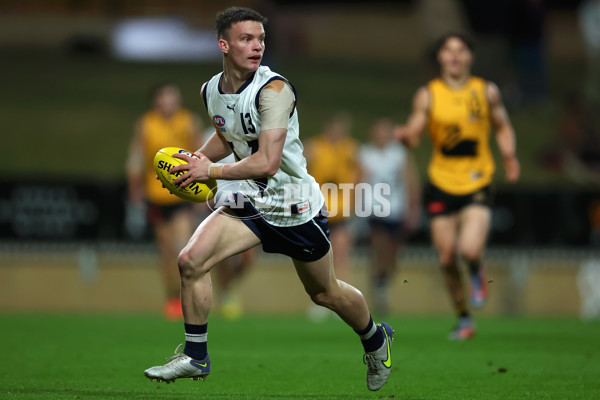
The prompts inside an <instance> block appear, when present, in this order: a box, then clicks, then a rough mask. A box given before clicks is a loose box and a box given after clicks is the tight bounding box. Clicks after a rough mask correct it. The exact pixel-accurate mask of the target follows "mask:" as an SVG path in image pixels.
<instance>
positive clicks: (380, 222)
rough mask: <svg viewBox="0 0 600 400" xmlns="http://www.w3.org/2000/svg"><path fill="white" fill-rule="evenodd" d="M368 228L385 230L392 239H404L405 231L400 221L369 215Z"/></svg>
mask: <svg viewBox="0 0 600 400" xmlns="http://www.w3.org/2000/svg"><path fill="white" fill-rule="evenodd" d="M368 222H369V229H371V230H378V231H384V232H386V233H387V234H388V235H389V236H390V237H391V238H392V239H393V240H394V241H398V242H401V241H402V240H404V236H405V232H404V226H403V225H402V221H400V220H395V219H390V218H381V217H369V219H368Z"/></svg>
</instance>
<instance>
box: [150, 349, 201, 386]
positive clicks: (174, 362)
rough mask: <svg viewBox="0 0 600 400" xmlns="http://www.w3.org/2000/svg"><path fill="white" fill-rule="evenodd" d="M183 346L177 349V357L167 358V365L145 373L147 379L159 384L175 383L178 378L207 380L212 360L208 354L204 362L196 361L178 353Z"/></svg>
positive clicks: (153, 368)
mask: <svg viewBox="0 0 600 400" xmlns="http://www.w3.org/2000/svg"><path fill="white" fill-rule="evenodd" d="M180 347H181V345H179V346H177V348H176V349H175V355H174V356H171V357H168V358H167V361H168V362H167V363H166V364H165V365H161V366H157V367H152V368H148V369H147V370H145V371H144V375H145V376H146V378H148V379H150V380H152V381H154V380H156V381H158V382H167V383H171V382H175V379H178V378H191V379H193V380H195V381H197V380H198V379H202V380H204V379H206V376H207V375H208V374H209V373H210V358H209V356H208V354H207V355H206V357H204V360H200V361H198V360H194V359H193V358H191V357H190V356H188V355H185V354H183V353H177V351H178V350H179V348H180Z"/></svg>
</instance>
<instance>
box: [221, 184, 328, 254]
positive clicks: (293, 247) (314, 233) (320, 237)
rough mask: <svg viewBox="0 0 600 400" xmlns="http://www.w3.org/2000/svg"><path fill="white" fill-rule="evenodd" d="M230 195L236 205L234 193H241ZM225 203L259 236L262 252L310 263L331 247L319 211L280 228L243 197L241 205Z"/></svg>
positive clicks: (322, 215)
mask: <svg viewBox="0 0 600 400" xmlns="http://www.w3.org/2000/svg"><path fill="white" fill-rule="evenodd" d="M234 196H236V198H235V199H236V201H235V204H239V203H238V198H237V196H244V195H243V194H241V193H236V194H235V195H234ZM244 197H245V196H244ZM226 205H227V206H228V207H229V209H230V210H231V211H233V212H234V213H235V215H237V216H238V217H239V218H240V219H241V220H242V222H243V223H244V224H245V225H246V226H247V227H248V228H250V230H251V231H252V232H253V233H254V234H255V235H256V237H258V238H259V239H260V241H261V244H262V247H263V250H264V251H265V252H266V253H278V254H284V255H286V256H288V257H291V258H293V259H295V260H299V261H304V262H311V261H317V260H319V259H321V258H322V257H323V256H325V255H326V254H327V253H328V252H329V249H330V248H331V243H330V242H329V227H328V225H327V217H326V216H325V215H324V214H323V213H322V212H319V213H318V214H317V215H315V217H314V218H312V219H310V220H308V221H307V222H305V223H303V224H300V225H296V226H283V227H282V226H275V225H271V224H269V223H268V222H267V221H266V220H265V219H264V218H263V217H262V216H261V215H260V213H259V211H258V210H257V209H256V208H255V207H254V206H253V205H252V203H250V201H248V200H247V199H244V201H243V205H244V206H243V208H242V207H235V206H233V204H226Z"/></svg>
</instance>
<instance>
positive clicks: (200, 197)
mask: <svg viewBox="0 0 600 400" xmlns="http://www.w3.org/2000/svg"><path fill="white" fill-rule="evenodd" d="M176 153H179V154H185V155H187V156H189V157H196V158H198V156H196V155H195V154H194V153H192V152H191V151H188V150H185V149H182V148H179V147H165V148H163V149H160V150H159V151H158V152H157V153H156V155H155V156H154V170H155V171H156V176H158V179H159V180H160V181H161V183H162V184H163V186H164V187H165V188H166V189H168V190H169V192H171V193H172V194H174V195H176V196H178V197H180V198H182V199H184V200H187V201H193V202H196V203H202V202H205V201H207V200H210V199H212V198H213V197H214V195H215V194H216V192H217V181H216V180H214V179H209V180H207V181H202V182H200V181H196V182H192V183H191V184H189V185H188V186H186V187H181V186H179V185H175V184H174V183H173V181H174V180H175V179H177V177H179V176H181V175H183V174H184V173H185V172H184V171H180V172H175V173H174V174H171V173H170V172H169V170H170V169H171V168H173V167H175V166H177V165H181V164H187V162H186V161H184V160H180V159H179V158H174V157H173V154H176Z"/></svg>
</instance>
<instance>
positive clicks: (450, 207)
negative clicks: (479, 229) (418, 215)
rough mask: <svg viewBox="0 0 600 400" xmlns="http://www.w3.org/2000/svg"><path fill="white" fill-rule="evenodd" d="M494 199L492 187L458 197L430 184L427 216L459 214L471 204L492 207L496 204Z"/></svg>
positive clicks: (427, 188)
mask: <svg viewBox="0 0 600 400" xmlns="http://www.w3.org/2000/svg"><path fill="white" fill-rule="evenodd" d="M493 197H494V196H493V190H492V187H491V186H490V185H488V186H485V187H483V188H481V189H479V190H478V191H476V192H474V193H469V194H465V195H460V196H457V195H454V194H450V193H446V192H444V191H443V190H441V189H440V188H438V187H437V186H434V185H432V184H431V183H429V184H428V185H427V187H426V189H425V206H426V207H427V215H428V216H429V217H430V218H431V217H435V216H437V215H447V214H452V213H455V212H458V211H460V210H461V209H463V208H464V207H466V206H468V205H471V204H480V205H483V206H487V207H491V206H492V204H493V202H494V199H493Z"/></svg>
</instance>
